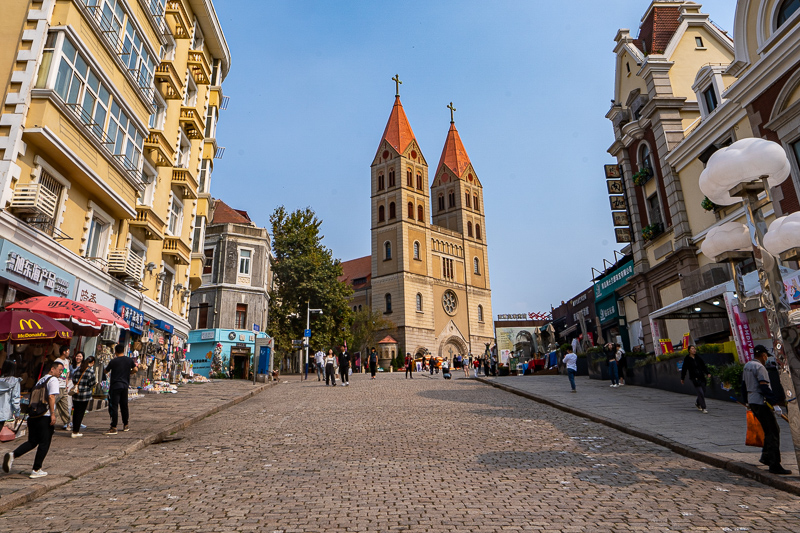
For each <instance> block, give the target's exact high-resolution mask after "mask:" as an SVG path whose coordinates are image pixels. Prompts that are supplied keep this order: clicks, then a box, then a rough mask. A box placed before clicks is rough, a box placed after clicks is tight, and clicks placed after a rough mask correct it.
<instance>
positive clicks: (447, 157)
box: [436, 122, 470, 177]
mask: <svg viewBox="0 0 800 533" xmlns="http://www.w3.org/2000/svg"><path fill="white" fill-rule="evenodd" d="M469 163H470V161H469V156H468V155H467V150H466V149H465V148H464V144H463V143H462V142H461V137H460V136H459V135H458V130H457V129H456V125H455V124H453V123H452V122H451V123H450V131H448V132H447V139H445V141H444V148H443V149H442V157H441V158H439V166H438V167H437V168H436V174H437V175H438V174H439V171H440V170H441V169H442V165H444V166H446V167H447V168H449V169H450V170H451V171H452V172H453V174H455V175H456V176H458V177H461V174H463V173H464V170H466V169H467V167H468V166H469Z"/></svg>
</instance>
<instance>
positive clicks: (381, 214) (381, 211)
mask: <svg viewBox="0 0 800 533" xmlns="http://www.w3.org/2000/svg"><path fill="white" fill-rule="evenodd" d="M384 220H386V209H385V208H384V207H383V206H382V205H381V206H378V222H383V221H384Z"/></svg>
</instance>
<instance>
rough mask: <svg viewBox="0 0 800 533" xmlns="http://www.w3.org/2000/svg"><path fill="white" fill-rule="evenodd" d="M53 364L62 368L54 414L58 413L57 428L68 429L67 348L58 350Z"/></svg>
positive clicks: (69, 402)
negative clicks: (58, 364)
mask: <svg viewBox="0 0 800 533" xmlns="http://www.w3.org/2000/svg"><path fill="white" fill-rule="evenodd" d="M54 362H56V363H61V364H62V365H63V366H64V367H63V368H62V369H61V373H60V374H59V375H58V376H56V377H57V378H58V396H57V397H56V412H57V413H58V418H59V419H60V420H59V426H63V428H64V429H68V428H69V419H70V413H71V412H72V401H71V400H72V398H71V397H70V395H69V394H67V381H68V380H69V346H62V347H61V348H59V349H58V359H56V360H55V361H54Z"/></svg>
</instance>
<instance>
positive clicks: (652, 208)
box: [647, 194, 663, 224]
mask: <svg viewBox="0 0 800 533" xmlns="http://www.w3.org/2000/svg"><path fill="white" fill-rule="evenodd" d="M647 215H648V218H649V219H650V224H662V223H663V220H662V219H661V202H659V200H658V194H654V195H652V196H650V197H649V198H648V199H647Z"/></svg>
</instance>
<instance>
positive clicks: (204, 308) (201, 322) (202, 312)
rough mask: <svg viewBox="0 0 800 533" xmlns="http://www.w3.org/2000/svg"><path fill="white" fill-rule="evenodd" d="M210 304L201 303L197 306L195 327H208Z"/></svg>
mask: <svg viewBox="0 0 800 533" xmlns="http://www.w3.org/2000/svg"><path fill="white" fill-rule="evenodd" d="M209 307H210V306H209V305H208V304H200V307H198V308H197V327H196V328H195V329H208V308H209Z"/></svg>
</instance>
